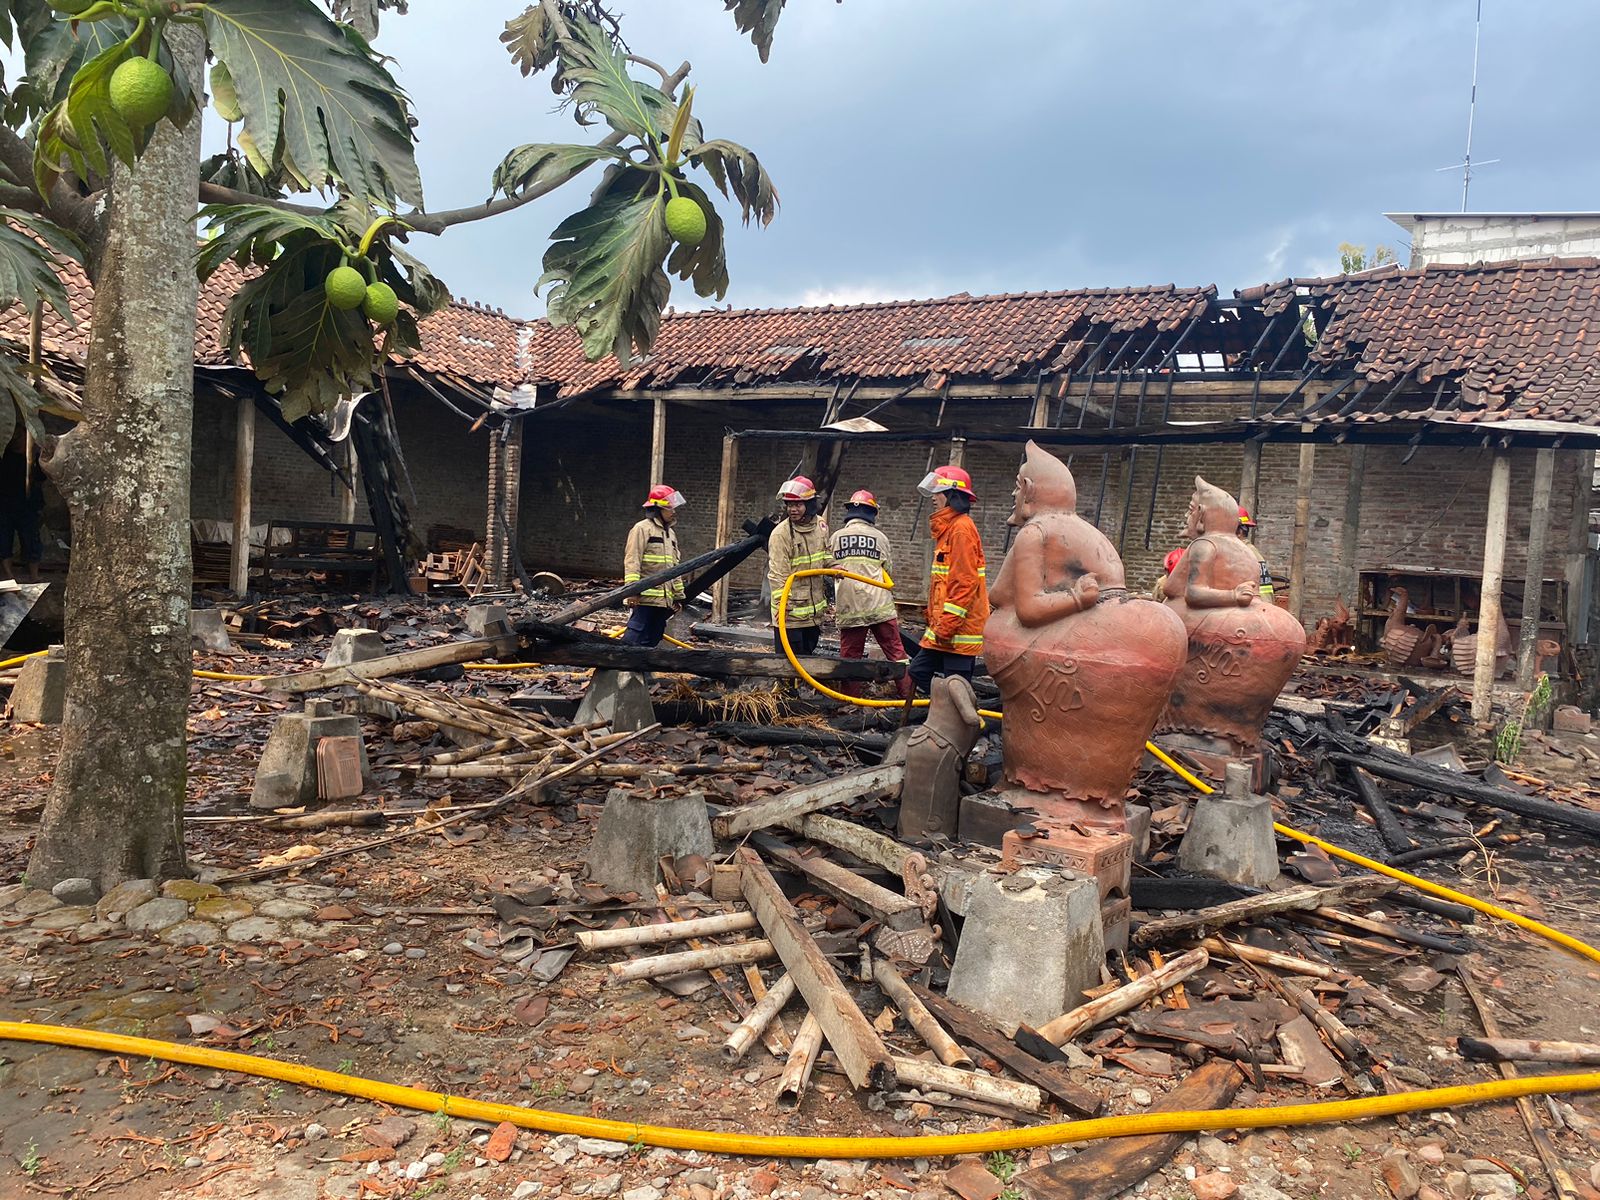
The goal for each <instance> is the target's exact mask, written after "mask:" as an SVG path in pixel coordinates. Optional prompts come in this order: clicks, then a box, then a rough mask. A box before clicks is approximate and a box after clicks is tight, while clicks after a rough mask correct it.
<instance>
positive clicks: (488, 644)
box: [261, 635, 517, 696]
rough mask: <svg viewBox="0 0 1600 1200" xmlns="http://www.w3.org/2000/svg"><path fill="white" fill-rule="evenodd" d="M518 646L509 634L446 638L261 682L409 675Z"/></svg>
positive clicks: (302, 686) (290, 686)
mask: <svg viewBox="0 0 1600 1200" xmlns="http://www.w3.org/2000/svg"><path fill="white" fill-rule="evenodd" d="M516 649H517V639H516V638H515V637H512V636H509V635H507V636H505V637H497V638H472V639H470V640H468V641H464V642H446V643H445V644H444V645H442V646H429V647H427V648H426V649H423V650H404V651H401V652H400V653H399V654H389V655H385V656H384V657H383V658H369V659H367V660H366V661H365V662H358V663H351V664H350V665H349V666H347V667H319V668H318V669H317V670H315V671H302V672H301V673H300V674H298V675H278V676H276V677H274V678H271V679H263V680H262V681H261V686H262V687H263V688H264V689H266V690H267V691H269V692H287V693H288V694H289V695H291V696H292V695H297V694H299V693H301V692H315V691H319V690H321V689H322V688H330V687H341V686H343V685H344V684H347V683H354V682H355V681H356V680H358V679H383V678H385V677H387V676H390V675H408V674H410V673H411V672H413V671H426V670H429V669H430V668H432V667H443V666H448V665H449V664H451V663H463V662H473V661H475V660H477V659H480V658H493V657H496V656H497V655H501V654H510V653H511V652H512V651H514V650H516Z"/></svg>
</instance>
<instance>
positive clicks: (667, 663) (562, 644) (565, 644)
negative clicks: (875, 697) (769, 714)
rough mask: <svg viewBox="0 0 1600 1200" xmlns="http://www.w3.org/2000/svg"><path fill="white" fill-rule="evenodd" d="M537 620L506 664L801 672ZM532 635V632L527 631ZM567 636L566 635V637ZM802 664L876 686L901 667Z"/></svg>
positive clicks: (858, 661)
mask: <svg viewBox="0 0 1600 1200" xmlns="http://www.w3.org/2000/svg"><path fill="white" fill-rule="evenodd" d="M539 627H540V623H539V622H530V621H523V622H520V623H519V624H518V625H517V633H518V636H519V639H520V643H521V644H520V647H519V648H518V649H517V650H516V652H515V653H514V654H508V655H507V656H506V659H507V661H515V662H527V663H539V664H543V665H547V666H562V667H599V668H601V669H603V670H608V671H662V672H677V673H680V674H684V675H699V676H702V677H703V678H706V679H739V678H742V677H744V676H747V675H758V676H761V677H763V678H769V679H798V678H800V674H799V672H798V671H796V670H795V669H794V668H793V667H792V666H790V665H789V660H788V659H787V658H785V657H784V656H783V655H781V654H773V653H770V652H764V651H754V650H674V649H672V648H671V647H670V646H625V645H623V644H622V643H621V642H614V641H611V640H610V639H609V638H606V639H599V640H594V641H590V640H588V639H579V638H571V639H570V640H568V638H562V639H560V640H556V639H554V638H546V637H541V636H540V635H539V632H538V630H539ZM530 631H532V632H530ZM569 636H570V635H569ZM800 662H801V665H803V666H804V667H805V669H806V670H807V671H809V672H810V673H811V674H812V675H813V676H815V677H816V678H817V679H824V680H827V679H832V680H853V681H865V682H869V683H871V682H881V681H885V680H893V679H898V678H900V676H902V675H904V674H905V672H906V668H905V664H903V663H894V662H884V661H882V660H880V659H868V658H855V659H838V658H822V657H819V656H817V655H805V656H801V657H800Z"/></svg>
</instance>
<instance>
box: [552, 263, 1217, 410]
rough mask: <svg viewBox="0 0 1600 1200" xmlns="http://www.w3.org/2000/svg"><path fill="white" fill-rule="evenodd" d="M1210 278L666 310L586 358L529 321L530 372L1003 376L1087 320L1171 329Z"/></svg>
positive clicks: (557, 380)
mask: <svg viewBox="0 0 1600 1200" xmlns="http://www.w3.org/2000/svg"><path fill="white" fill-rule="evenodd" d="M1215 296H1216V289H1215V288H1214V287H1196V288H1178V287H1173V286H1170V285H1168V286H1164V287H1140V288H1101V289H1095V290H1084V291H1070V292H1032V293H1024V294H1015V295H1002V296H969V295H965V294H962V295H959V296H948V297H945V298H943V299H939V300H907V301H897V302H893V303H887V304H860V305H849V306H832V305H830V306H828V307H825V308H821V307H819V308H773V309H735V310H718V309H711V310H707V311H704V312H686V313H674V314H669V315H668V316H667V317H665V318H664V319H663V320H662V322H661V333H660V336H659V337H658V338H657V340H656V345H655V348H654V349H653V350H652V352H651V354H650V356H649V358H647V359H646V360H644V361H643V362H641V363H637V364H635V365H634V366H632V367H629V368H624V367H623V366H622V365H621V364H620V363H619V362H618V361H617V360H616V359H615V358H614V357H609V356H608V357H606V358H603V359H601V360H599V361H598V362H592V363H591V362H587V361H585V359H584V357H583V348H582V346H581V345H580V344H579V342H578V338H577V335H576V334H575V333H574V332H573V331H572V330H571V329H570V328H555V327H553V326H551V325H550V324H549V323H548V322H545V321H536V322H534V332H533V346H532V359H533V378H534V379H535V380H537V381H539V382H543V383H554V384H556V385H558V387H559V390H560V394H562V395H579V394H582V393H586V392H592V391H595V390H598V389H603V388H604V389H609V388H617V389H625V390H626V389H634V388H641V387H653V386H654V387H661V386H670V385H671V384H673V383H674V382H676V381H680V380H683V381H685V382H689V383H694V384H705V385H721V386H728V387H737V386H740V385H743V384H752V383H772V382H780V381H785V380H789V379H795V380H803V381H806V382H811V381H814V380H817V379H850V380H855V379H863V380H873V379H876V380H909V379H918V378H922V377H926V376H931V375H944V376H952V377H966V378H983V379H1006V378H1012V377H1016V376H1021V375H1025V374H1027V373H1028V372H1030V371H1032V370H1034V369H1035V368H1038V367H1041V366H1042V367H1046V368H1050V367H1054V366H1057V365H1060V364H1059V360H1061V359H1062V358H1063V356H1066V357H1071V356H1072V355H1073V354H1075V352H1076V350H1077V348H1078V343H1077V340H1075V339H1081V338H1082V337H1083V336H1084V335H1085V333H1087V332H1088V331H1089V330H1090V329H1092V328H1094V329H1099V330H1100V331H1101V332H1105V331H1107V330H1115V331H1118V332H1129V331H1132V330H1136V329H1143V328H1155V329H1161V330H1164V331H1170V330H1173V329H1176V328H1178V327H1179V326H1181V325H1182V324H1183V323H1184V322H1186V321H1188V320H1190V319H1191V318H1193V317H1194V316H1195V315H1197V314H1198V313H1200V312H1203V311H1204V310H1205V308H1206V306H1207V305H1208V304H1209V303H1210V302H1211V300H1212V299H1214V298H1215Z"/></svg>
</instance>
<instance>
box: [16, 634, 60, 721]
mask: <svg viewBox="0 0 1600 1200" xmlns="http://www.w3.org/2000/svg"><path fill="white" fill-rule="evenodd" d="M66 708H67V657H66V653H65V651H64V650H63V649H62V648H61V647H60V646H51V647H50V652H49V653H48V654H47V655H45V656H44V657H43V658H30V659H29V660H28V661H27V662H25V663H23V664H22V670H21V671H19V672H18V673H17V682H16V683H14V684H12V685H11V719H12V720H13V721H21V722H25V723H27V724H30V725H59V724H61V719H62V717H63V715H64V714H65V712H66Z"/></svg>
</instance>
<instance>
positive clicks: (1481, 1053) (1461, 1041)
mask: <svg viewBox="0 0 1600 1200" xmlns="http://www.w3.org/2000/svg"><path fill="white" fill-rule="evenodd" d="M1456 1049H1457V1050H1459V1051H1460V1052H1461V1057H1462V1058H1468V1059H1472V1060H1473V1061H1474V1062H1493V1063H1503V1062H1542V1063H1582V1064H1584V1065H1585V1066H1600V1045H1596V1044H1595V1043H1594V1042H1551V1041H1544V1040H1543V1039H1534V1038H1504V1037H1483V1038H1475V1037H1464V1036H1463V1037H1459V1038H1457V1039H1456Z"/></svg>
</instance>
